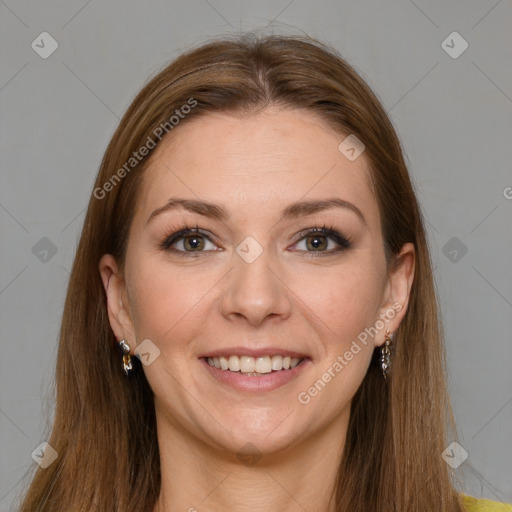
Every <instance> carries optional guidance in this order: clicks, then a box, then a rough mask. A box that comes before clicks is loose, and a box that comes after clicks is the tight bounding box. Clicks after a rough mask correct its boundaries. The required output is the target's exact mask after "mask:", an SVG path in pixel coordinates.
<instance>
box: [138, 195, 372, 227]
mask: <svg viewBox="0 0 512 512" xmlns="http://www.w3.org/2000/svg"><path fill="white" fill-rule="evenodd" d="M331 208H343V209H347V210H350V211H352V212H354V213H355V214H356V215H357V216H358V217H359V219H360V220H361V221H362V222H363V224H365V225H366V219H365V218H364V215H363V213H362V212H361V210H360V209H359V208H358V207H357V206H356V205H355V204H352V203H351V202H349V201H346V200H345V199H340V198H337V197H334V198H329V199H323V200H310V201H297V202H295V203H292V204H290V205H288V206H287V207H286V208H285V209H284V210H283V212H282V214H281V219H282V220H290V219H295V218H298V217H304V216H306V215H313V214H314V213H318V212H322V211H324V210H328V209H331ZM180 209H182V210H187V211H189V212H192V213H197V214H199V215H202V216H204V217H209V218H212V219H216V220H219V221H222V222H225V221H227V220H228V218H229V214H228V212H227V210H225V209H224V208H223V207H222V206H219V205H217V204H214V203H209V202H207V201H196V200H193V199H182V198H171V199H169V200H168V201H167V203H166V204H164V205H163V206H161V207H160V208H157V209H156V210H155V211H154V212H152V213H151V215H150V216H149V217H148V220H147V221H146V224H148V223H149V222H150V221H151V220H152V219H154V218H155V217H156V216H158V215H160V214H162V213H164V212H168V211H174V210H180Z"/></svg>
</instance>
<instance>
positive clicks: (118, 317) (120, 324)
mask: <svg viewBox="0 0 512 512" xmlns="http://www.w3.org/2000/svg"><path fill="white" fill-rule="evenodd" d="M99 271H100V275H101V280H102V281H103V287H104V288H105V293H106V296H107V310H108V319H109V322H110V326H111V327H112V330H113V331H114V334H115V336H116V338H117V341H121V340H126V342H127V343H128V345H130V347H131V352H132V353H133V349H134V348H135V331H134V328H133V322H132V315H131V312H130V305H129V301H128V294H127V291H126V284H125V281H124V277H123V276H122V275H121V273H120V272H119V269H118V265H117V262H116V259H115V258H114V256H112V255H111V254H105V255H103V257H102V258H101V260H100V263H99Z"/></svg>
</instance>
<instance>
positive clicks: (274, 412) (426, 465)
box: [21, 36, 510, 512]
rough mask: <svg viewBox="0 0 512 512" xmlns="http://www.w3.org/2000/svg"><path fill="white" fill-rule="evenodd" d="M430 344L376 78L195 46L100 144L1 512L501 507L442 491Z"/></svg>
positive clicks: (416, 250) (402, 175) (255, 48)
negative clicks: (39, 452)
mask: <svg viewBox="0 0 512 512" xmlns="http://www.w3.org/2000/svg"><path fill="white" fill-rule="evenodd" d="M117 348H119V350H117ZM443 357H444V354H443V344H442V337H441V330H440V327H439V324H438V316H437V306H436V298H435V293H434V287H433V277H432V269H431V263H430V259H429V253H428V248H427V241H426V236H425V231H424V227H423V221H422V217H421V213H420V210H419V207H418V204H417V200H416V197H415V194H414V191H413V188H412V186H411V182H410V178H409V175H408V171H407V168H406V165H405V162H404V158H403V155H402V151H401V147H400V143H399V140H398V138H397V136H396V134H395V131H394V129H393V127H392V125H391V123H390V121H389V119H388V118H387V116H386V113H385V111H384V110H383V108H382V106H381V105H380V103H379V101H378V100H377V99H376V97H375V96H374V94H373V93H372V92H371V90H370V89H369V88H368V86H367V85H366V84H365V83H364V82H363V80H362V79H361V78H360V77H359V76H358V75H357V74H356V72H355V71H354V70H353V69H352V68H351V67H350V66H349V65H348V64H347V63H346V62H345V61H344V60H343V59H341V58H340V57H339V56H338V55H337V54H336V52H335V51H334V50H332V49H329V48H327V47H325V46H323V45H321V44H320V43H318V42H316V41H314V40H311V39H309V38H296V37H284V36H273V37H261V38H251V37H241V38H237V39H225V40H221V41H214V42H210V43H208V44H205V45H203V46H201V47H199V48H197V49H194V50H191V51H189V52H188V53H186V54H184V55H181V56H180V57H179V58H177V59H176V60H175V61H174V62H172V63H171V64H170V65H169V66H168V67H167V68H165V69H164V70H163V71H162V72H160V73H159V74H158V75H157V76H156V77H155V78H153V79H152V80H151V81H150V82H149V83H148V84H147V85H146V86H145V87H144V88H143V89H142V91H141V92H140V93H139V94H138V95H137V97H136V98H135V100H134V101H133V103H132V104H131V106H130V107H129V109H128V111H127V113H126V114H125V116H124V117H123V119H122V120H121V123H120V125H119V127H118V129H117V131H116V133H115V134H114V136H113V138H112V140H111V142H110V144H109V146H108V148H107V151H106V154H105V157H104V159H103V162H102V165H101V168H100V171H99V174H98V176H97V179H96V183H95V186H94V191H93V194H92V197H91V200H90V204H89V208H88V212H87V216H86V219H85V223H84V227H83V232H82V236H81V239H80V243H79V246H78V250H77V254H76V258H75V262H74V266H73V269H72V273H71V278H70V284H69V289H68V293H67V299H66V304H65V311H64V316H63V321H62V329H61V335H60V346H59V352H58V361H57V375H56V382H57V403H56V416H55V422H54V427H53V431H52V434H51V437H50V439H49V444H50V446H51V447H52V448H53V449H54V450H55V451H56V453H57V454H58V456H57V458H56V460H55V461H54V462H53V463H52V464H50V465H49V467H47V468H46V469H44V470H43V469H40V470H39V471H38V472H37V473H36V475H35V477H34V480H33V482H32V484H31V487H30V488H29V490H28V493H27V496H26V499H25V502H24V504H23V506H22V508H21V510H22V511H23V512H25V511H27V512H28V511H31V512H33V511H35V510H40V511H43V510H45V511H46V510H48V511H50V510H51V511H64V510H66V511H68V510H73V511H88V512H90V511H92V510H98V511H100V510H101V511H123V512H124V511H137V512H140V511H148V512H164V511H165V512H167V511H171V510H172V511H174V510H184V511H185V510H189V511H194V510H197V511H202V510H209V511H220V510H233V511H245V510H251V511H254V510H258V511H268V510H279V511H292V510H293V511H295V510H308V511H325V512H331V511H341V510H354V511H365V512H368V511H386V512H389V511H397V512H398V511H400V512H404V511H415V512H420V511H427V510H428V511H429V512H430V511H433V510H439V511H441V510H442V511H450V512H455V511H462V510H510V508H506V506H505V505H503V504H497V503H492V502H488V501H486V500H475V499H472V498H471V497H468V496H464V495H462V494H461V493H460V492H457V491H456V490H455V488H454V484H453V483H452V481H451V474H450V472H449V467H448V466H447V464H446V462H445V460H444V459H443V457H442V453H443V451H444V450H445V449H446V447H447V446H448V444H449V442H448V435H447V432H446V429H447V427H448V429H449V432H448V434H449V436H450V437H449V439H450V440H451V439H453V437H454V435H455V434H454V433H455V426H454V422H453V417H452V412H451V409H450V404H449V399H448V395H447V391H446V387H445V374H444V358H443ZM446 418H448V419H449V421H448V425H445V422H446ZM479 507H480V508H479ZM482 507H483V508H482ZM500 507H502V508H500ZM503 507H505V508H503Z"/></svg>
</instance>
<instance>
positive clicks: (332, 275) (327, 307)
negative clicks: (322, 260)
mask: <svg viewBox="0 0 512 512" xmlns="http://www.w3.org/2000/svg"><path fill="white" fill-rule="evenodd" d="M370 268H371V267H370V265H365V264H364V263H361V264H359V265H352V264H347V265H346V266H342V267H339V268H338V269H336V270H334V269H329V270H327V269H325V270H324V271H323V272H319V273H315V274H314V275H313V274H309V275H308V274H306V273H305V274H303V276H301V283H302V284H301V287H302V289H303V293H302V300H303V301H304V302H305V304H307V305H308V307H310V308H311V310H312V311H314V312H315V313H316V314H317V315H318V316H319V317H320V318H321V319H322V320H323V321H324V322H325V324H326V328H330V329H331V330H332V331H333V332H335V333H339V334H343V333H344V334H349V333H351V334H353V332H354V330H359V331H361V330H364V328H365V327H368V326H369V325H373V323H374V322H375V321H376V319H377V313H378V309H379V305H380V301H381V296H380V292H381V287H382V279H381V276H380V274H379V273H378V272H376V271H375V270H373V271H369V270H368V269H370ZM368 324H369V325H368Z"/></svg>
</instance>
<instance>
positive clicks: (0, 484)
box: [0, 0, 512, 512]
mask: <svg viewBox="0 0 512 512" xmlns="http://www.w3.org/2000/svg"><path fill="white" fill-rule="evenodd" d="M0 16H1V18H0V51H1V60H0V62H1V78H0V102H1V105H0V108H1V128H2V139H1V148H0V159H1V165H2V167H1V168H2V175H1V184H2V186H1V190H0V224H1V230H2V231H1V232H2V244H1V262H2V263H1V275H0V315H1V337H0V339H1V344H2V357H1V358H0V371H1V373H0V383H1V385H0V431H1V445H0V453H1V456H0V460H1V462H0V510H1V511H2V512H5V511H9V510H14V505H13V503H14V500H15V498H16V494H17V493H18V492H19V491H20V489H21V486H22V484H23V483H24V482H23V480H22V478H23V475H24V472H25V471H26V470H27V468H30V467H36V466H35V462H34V461H33V460H32V458H31V453H32V452H33V450H34V449H35V448H36V447H37V446H38V445H39V444H40V443H41V442H42V441H45V439H46V436H47V434H48V428H49V422H50V421H51V414H52V405H51V402H50V401H48V400H46V399H45V397H46V396H47V393H48V392H49V391H51V382H52V375H53V369H54V365H55V356H56V348H57V335H58V329H59V325H60V319H61V315H62V306H63V301H64V293H65V289H66V285H67V280H68V278H69V269H70V268H71V263H72V259H73V256H74V251H75V247H76V243H77V240H78V237H79V233H80V229H81V225H82V222H83V219H84V212H85V207H86V204H87V202H88V198H89V195H90V192H91V189H92V185H93V180H94V177H95V174H96V172H97V169H98V166H99V163H100V160H101V157H102V155H103V152H104V150H105V148H106V145H107V143H108V140H109V139H110V137H111V135H112V134H113V131H114V129H115V127H116V125H117V123H118V121H119V118H120V116H121V115H122V113H123V112H124V111H125V109H126V108H127V106H128V104H129V102H130V101H131V100H132V98H133V97H134V95H135V93H136V92H137V91H138V90H139V88H140V87H141V86H142V85H143V83H144V82H145V81H146V80H147V78H148V77H149V76H152V75H154V74H155V73H156V72H157V71H158V70H159V69H160V68H161V67H162V66H163V65H164V64H165V63H166V62H167V61H168V60H169V59H171V58H174V57H175V56H177V55H178V54H179V53H180V52H181V51H183V50H185V49H188V48H189V47H190V46H191V45H193V44H196V43H199V42H202V41H204V40H206V39H207V38H208V37H211V36H216V35H221V34H225V33H231V32H239V31H246V30H252V29H260V30H261V31H264V32H269V33H270V32H272V31H274V32H278V33H295V34H297V33H300V32H302V31H304V32H306V33H308V34H309V35H311V36H313V37H317V38H319V39H320V40H323V41H326V42H329V43H331V44H332V45H333V46H335V47H336V48H338V49H339V50H340V51H341V52H342V54H343V55H344V56H345V57H346V58H347V60H348V61H349V62H351V63H352V64H354V65H355V66H356V68H357V69H358V70H359V71H360V73H361V74H362V76H363V77H364V78H365V79H366V80H367V81H368V82H369V84H370V85H371V86H372V87H373V89H374V90H375V92H376V93H377V95H378V96H379V97H380V98H381V100H382V102H383V104H384V106H385V108H386V109H387V111H388V112H389V114H390V116H391V119H392V121H393V122H394V124H395V126H396V128H397V130H398V132H399V134H400V137H401V139H402V141H403V145H404V149H405V152H406V154H407V158H408V162H409V164H410V171H411V173H412V175H413V179H414V181H415V185H416V188H417V192H418V195H419V199H420V202H421V204H422V206H423V209H424V212H425V216H426V219H427V221H428V224H427V228H428V231H429V237H430V242H431V248H432V257H433V261H434V265H435V268H436V280H437V285H438V290H439V297H440V301H441V306H442V312H443V319H444V326H445V333H446V346H447V356H448V371H449V389H450V393H451V397H452V400H453V405H454V409H455V414H456V419H457V421H458V426H459V433H460V436H461V444H462V446H463V447H464V449H465V450H466V451H467V452H468V454H469V456H468V458H467V460H466V461H465V462H463V464H462V465H461V466H460V468H459V470H458V472H460V471H462V473H463V476H464V477H465V479H466V482H465V491H466V492H467V493H469V494H473V495H475V496H478V497H487V498H490V499H493V500H498V501H499V500H501V501H508V502H512V453H511V452H512V441H511V439H512V436H511V433H512V372H511V363H512V343H511V335H510V333H511V331H512V314H511V313H512V311H511V308H512V272H511V265H510V262H511V255H512V230H511V222H510V221H511V213H512V173H511V161H512V160H511V156H512V155H511V153H512V149H511V148H512V140H511V134H512V116H511V114H512V67H511V65H510V64H511V63H512V31H510V26H511V25H512V24H511V22H512V3H511V1H510V0H501V1H496V0H493V1H489V2H487V1H465V2H464V1H451V2H444V1H441V0H439V1H431V2H427V1H420V0H416V1H415V2H413V1H410V0H400V1H393V2H391V1H387V2H382V1H378V0H373V1H370V0H366V1H360V0H357V1H356V0H351V1H317V2H313V1H306V0H292V1H290V0H282V1H272V2H271V1H268V0H267V1H260V2H235V1H234V0H194V1H189V2H185V1H175V2H163V1H156V0H153V1H146V2H142V1H139V2H133V1H130V2H128V1H123V2H121V1H120V0H119V1H112V0H109V1H102V2H100V1H83V0H80V1H78V0H76V1H62V0H61V1H58V2H57V1H55V2H48V1H37V2H36V1H18V2H16V1H15V0H5V1H0ZM43 31H47V32H49V33H50V34H51V36H52V37H53V38H54V39H55V40H56V41H57V42H58V48H57V50H56V51H55V52H54V53H53V54H52V55H51V56H49V57H48V58H46V59H43V58H41V57H40V56H39V55H38V53H36V51H34V50H33V49H32V48H31V43H32V41H34V40H36V38H37V37H38V36H39V34H40V33H41V32H43ZM454 31H457V32H458V33H459V34H460V35H461V36H462V37H463V38H464V39H465V40H466V41H467V43H468V44H469V47H468V48H467V50H466V51H465V52H464V53H462V54H461V55H460V56H459V57H458V58H452V57H451V56H450V55H449V54H448V53H447V52H446V51H445V49H444V47H443V46H442V42H443V41H444V40H445V39H446V38H447V36H448V35H449V34H451V33H452V32H454ZM38 40H39V41H40V39H38ZM460 43H461V41H457V40H455V41H454V42H453V43H452V42H451V40H450V39H449V40H448V42H447V43H446V44H448V45H450V46H453V47H454V48H453V49H452V50H451V51H452V52H453V51H456V50H458V49H460V48H461V45H460ZM46 48H48V46H46ZM43 237H46V238H47V239H49V240H50V241H51V243H49V242H48V240H46V239H43V241H40V240H41V239H42V238H43ZM454 237H455V238H454ZM36 244H39V245H36ZM53 245H54V246H55V247H54V250H55V249H56V251H57V252H56V253H55V254H53V253H52V247H53ZM34 246H35V248H34ZM45 249H46V250H49V252H48V253H47V254H45V253H44V252H42V251H43V250H45ZM465 250H467V252H466V253H464V251H465ZM45 260H46V261H45Z"/></svg>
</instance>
